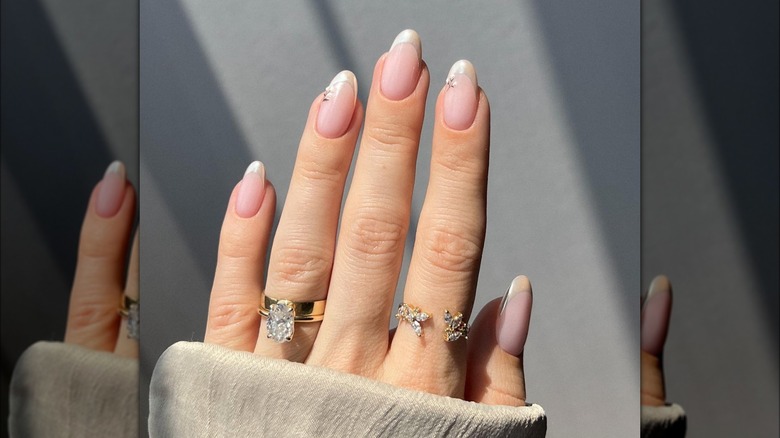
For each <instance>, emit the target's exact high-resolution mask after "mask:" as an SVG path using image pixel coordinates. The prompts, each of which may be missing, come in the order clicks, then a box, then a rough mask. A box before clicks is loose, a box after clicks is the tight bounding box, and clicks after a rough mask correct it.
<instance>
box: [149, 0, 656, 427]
mask: <svg viewBox="0 0 780 438" xmlns="http://www.w3.org/2000/svg"><path fill="white" fill-rule="evenodd" d="M140 26H141V27H140V35H141V50H140V74H141V76H140V81H141V100H140V106H141V123H140V145H141V179H142V181H143V184H142V186H141V198H142V199H143V208H142V211H141V222H142V223H143V230H144V231H143V237H142V243H141V254H142V258H141V272H142V282H141V288H142V291H143V292H142V293H143V318H144V322H143V324H144V327H143V343H142V373H143V375H144V378H145V379H146V382H148V379H149V377H150V375H151V371H152V368H153V366H154V363H155V360H156V359H157V357H158V356H159V355H160V354H161V353H162V351H163V350H164V349H165V348H166V347H167V346H168V345H170V344H172V343H174V342H176V341H178V340H201V339H202V337H203V332H204V328H205V319H206V310H207V303H208V295H209V290H210V287H211V280H212V275H213V270H214V263H215V256H216V247H217V239H218V234H219V227H220V224H221V220H222V217H223V214H224V208H225V206H226V203H227V198H228V196H229V193H230V190H231V188H232V187H233V185H234V184H235V183H236V182H237V181H238V180H239V179H240V177H241V175H242V173H243V171H244V169H245V168H246V166H247V164H248V163H249V162H250V161H252V160H254V159H260V160H263V162H264V163H265V164H266V165H267V168H268V175H269V178H270V179H271V181H273V183H274V184H275V186H276V188H277V192H278V194H279V198H280V199H279V201H280V202H279V206H280V209H281V206H282V205H283V203H284V199H285V195H286V192H287V188H288V181H289V176H290V173H291V170H292V166H293V160H294V157H295V152H296V151H295V147H296V145H297V143H298V139H299V137H300V133H301V129H302V127H303V123H304V118H305V116H306V113H307V110H308V107H309V105H310V103H311V100H312V99H313V98H314V96H315V95H316V94H317V93H319V92H321V90H322V89H323V88H324V86H325V85H326V84H327V83H328V81H329V80H330V78H331V77H332V76H333V75H334V74H335V73H336V72H338V71H339V70H341V69H345V68H348V69H351V70H353V71H354V72H355V73H356V75H357V77H358V81H359V82H360V83H361V90H362V91H361V98H362V99H363V100H365V97H366V96H365V91H366V89H367V88H368V83H369V81H370V78H371V72H372V69H373V65H374V63H375V61H376V59H377V58H378V57H379V55H381V53H382V52H384V51H386V50H387V49H388V48H389V45H390V43H391V41H392V40H393V38H394V37H395V35H396V34H397V33H398V32H399V31H400V30H402V29H404V28H414V29H416V30H417V31H418V32H419V33H420V35H421V36H422V39H423V55H424V58H425V59H426V61H427V63H428V66H429V68H430V71H431V76H432V80H433V86H432V87H431V91H430V93H431V96H435V93H436V92H438V90H439V85H442V84H443V79H444V76H445V74H446V72H447V71H448V69H449V67H450V65H451V64H452V62H454V61H455V60H457V59H461V58H468V59H470V60H471V61H473V62H474V64H475V65H476V67H477V70H478V75H479V81H480V85H481V86H482V87H483V88H484V89H485V91H486V92H487V94H488V96H489V98H490V101H491V106H492V114H493V122H492V151H491V167H490V189H489V211H488V231H487V242H486V246H485V254H484V258H483V263H482V276H481V279H480V283H479V290H478V296H477V304H476V306H477V307H481V306H482V305H483V304H484V303H486V302H487V301H489V300H490V299H492V298H494V297H498V296H500V295H501V294H502V293H503V291H504V290H505V289H506V287H507V285H508V282H509V281H510V280H511V279H512V278H513V276H514V275H516V274H519V273H524V274H527V275H529V276H530V278H531V280H532V282H533V284H534V292H535V300H534V301H535V302H534V305H535V308H534V311H533V316H532V326H531V333H530V336H529V340H528V344H527V348H526V355H525V359H526V379H527V385H528V397H529V400H530V401H533V402H537V403H540V404H542V405H543V406H544V407H545V409H546V410H547V412H548V415H549V431H550V434H551V436H631V435H635V434H636V433H637V430H638V424H639V410H638V404H639V397H638V394H639V391H638V387H637V382H638V381H639V366H638V363H637V361H636V357H637V345H638V306H637V297H638V296H639V291H640V287H641V286H640V278H639V213H640V212H639V110H640V108H639V91H640V90H639V36H640V35H639V4H638V3H627V2H622V1H618V0H614V1H599V2H588V3H587V4H584V3H583V2H576V1H569V2H545V1H538V2H534V1H521V2H511V3H510V2H493V3H492V4H491V5H490V6H485V5H484V4H470V3H465V2H458V3H453V2H446V1H436V2H428V3H426V4H425V5H421V6H418V5H413V4H412V3H401V4H394V5H392V6H391V5H378V4H376V2H372V4H371V5H369V4H366V3H365V2H360V1H347V2H339V3H338V4H337V3H336V2H315V1H310V2H286V3H264V4H263V5H260V4H258V3H257V2H252V1H230V2H219V3H217V2H206V1H189V0H185V1H168V2H156V1H142V2H141V20H140ZM433 103H434V102H433V98H431V99H430V100H429V110H430V111H432V109H433ZM431 114H432V113H431ZM431 119H432V118H431V117H429V118H428V119H427V120H426V123H425V127H424V131H423V136H422V148H421V156H420V159H419V162H418V175H419V176H418V180H417V186H416V191H415V196H414V201H413V210H414V216H415V217H417V215H418V214H419V211H420V207H421V204H422V201H423V193H424V189H425V185H426V183H427V179H428V177H427V169H428V165H429V162H430V148H429V147H428V145H429V144H430V139H431ZM413 235H414V233H413V232H410V237H411V236H413ZM407 247H408V249H411V242H409V244H408V245H407ZM409 255H410V254H409V253H408V250H407V254H406V260H407V263H408V258H409ZM402 287H403V284H401V285H399V290H401V289H402ZM396 301H398V300H396ZM142 389H145V385H142ZM142 399H143V396H142Z"/></svg>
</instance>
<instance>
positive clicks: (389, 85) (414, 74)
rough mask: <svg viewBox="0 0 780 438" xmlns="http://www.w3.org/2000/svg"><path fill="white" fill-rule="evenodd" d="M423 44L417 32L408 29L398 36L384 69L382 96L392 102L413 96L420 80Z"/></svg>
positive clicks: (381, 85)
mask: <svg viewBox="0 0 780 438" xmlns="http://www.w3.org/2000/svg"><path fill="white" fill-rule="evenodd" d="M421 61H422V43H421V42H420V36H419V35H417V32H415V31H413V30H411V29H407V30H405V31H403V32H401V33H399V34H398V36H397V37H395V40H394V41H393V45H391V46H390V52H389V53H388V54H387V58H385V65H384V67H383V68H382V82H381V83H380V88H381V89H382V94H384V95H385V97H387V98H388V99H390V100H401V99H405V98H406V97H407V96H409V95H410V94H412V91H414V89H415V88H417V82H418V81H419V80H420V68H421Z"/></svg>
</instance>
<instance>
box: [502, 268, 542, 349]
mask: <svg viewBox="0 0 780 438" xmlns="http://www.w3.org/2000/svg"><path fill="white" fill-rule="evenodd" d="M532 304H533V293H532V292H531V283H530V282H529V281H528V277H526V276H525V275H521V276H519V277H517V278H515V279H514V280H512V284H511V285H510V286H509V289H507V291H506V294H504V299H503V300H501V305H500V307H499V309H500V310H499V314H498V319H497V320H496V341H497V342H498V346H499V347H501V349H502V350H504V351H506V352H507V353H509V354H511V355H512V356H520V355H521V354H522V353H523V348H524V347H525V340H526V338H528V325H529V323H530V322H531V305H532Z"/></svg>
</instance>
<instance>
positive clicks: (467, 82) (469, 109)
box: [443, 60, 478, 131]
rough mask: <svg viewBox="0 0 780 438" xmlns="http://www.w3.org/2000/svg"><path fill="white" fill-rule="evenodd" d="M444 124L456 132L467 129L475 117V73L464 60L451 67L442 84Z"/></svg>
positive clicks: (476, 101) (476, 90)
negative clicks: (443, 89) (443, 88)
mask: <svg viewBox="0 0 780 438" xmlns="http://www.w3.org/2000/svg"><path fill="white" fill-rule="evenodd" d="M444 87H445V91H444V110H443V111H444V123H446V124H447V126H449V127H450V128H452V129H454V130H456V131H463V130H464V129H468V128H469V127H470V126H471V124H472V123H474V117H475V116H476V115H477V103H478V94H477V93H478V88H477V71H476V70H475V69H474V66H473V65H472V64H471V63H470V62H469V61H466V60H460V61H458V62H456V63H455V64H453V65H452V68H451V69H450V72H449V73H447V80H446V81H445V83H444Z"/></svg>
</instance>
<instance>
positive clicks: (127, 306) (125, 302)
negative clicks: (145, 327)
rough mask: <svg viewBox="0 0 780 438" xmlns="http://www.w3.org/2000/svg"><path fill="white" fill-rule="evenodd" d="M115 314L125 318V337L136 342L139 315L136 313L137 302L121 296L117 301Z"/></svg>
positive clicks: (123, 295)
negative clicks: (117, 305) (117, 306)
mask: <svg viewBox="0 0 780 438" xmlns="http://www.w3.org/2000/svg"><path fill="white" fill-rule="evenodd" d="M117 313H119V314H120V315H121V316H123V317H125V318H127V337H128V338H130V339H136V340H138V337H139V335H140V333H139V330H140V326H141V324H140V320H141V318H140V314H139V312H138V301H137V300H134V299H132V298H130V297H128V296H127V295H125V294H122V297H121V299H120V301H119V308H118V309H117Z"/></svg>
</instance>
